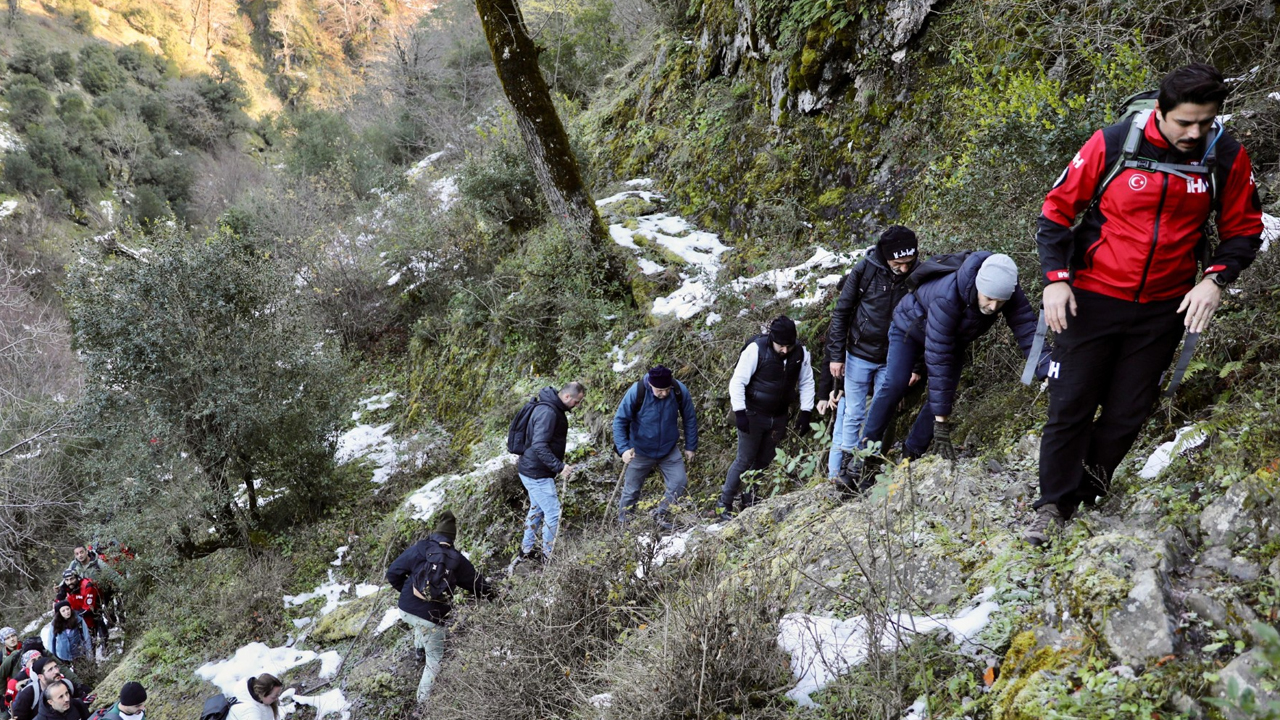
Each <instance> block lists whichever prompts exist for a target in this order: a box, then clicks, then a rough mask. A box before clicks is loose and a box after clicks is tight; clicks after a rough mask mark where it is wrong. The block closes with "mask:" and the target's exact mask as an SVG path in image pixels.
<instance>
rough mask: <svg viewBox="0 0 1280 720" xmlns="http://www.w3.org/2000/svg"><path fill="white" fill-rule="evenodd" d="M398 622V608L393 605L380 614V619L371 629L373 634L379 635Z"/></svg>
mask: <svg viewBox="0 0 1280 720" xmlns="http://www.w3.org/2000/svg"><path fill="white" fill-rule="evenodd" d="M398 622H400V608H397V607H395V606H394V605H393V606H391V607H389V608H387V611H386V612H384V613H383V614H382V621H381V622H379V623H378V627H376V628H374V629H373V634H374V635H381V634H382V633H384V632H386V631H388V630H390V629H391V627H392V626H393V625H395V624H396V623H398Z"/></svg>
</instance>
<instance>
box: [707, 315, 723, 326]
mask: <svg viewBox="0 0 1280 720" xmlns="http://www.w3.org/2000/svg"><path fill="white" fill-rule="evenodd" d="M721 320H724V317H722V316H721V315H720V313H717V312H713V313H707V327H711V326H712V325H715V324H716V323H718V322H720V321H721Z"/></svg>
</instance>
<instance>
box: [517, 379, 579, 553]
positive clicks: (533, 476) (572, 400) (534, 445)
mask: <svg viewBox="0 0 1280 720" xmlns="http://www.w3.org/2000/svg"><path fill="white" fill-rule="evenodd" d="M586 394H587V389H586V387H584V386H583V385H582V383H577V382H571V383H569V384H567V385H565V386H564V387H563V388H562V389H561V390H560V392H556V389H555V388H553V387H545V388H543V389H542V391H541V392H539V393H538V398H537V405H536V406H535V407H534V408H533V413H532V414H531V415H530V416H529V425H528V429H527V431H526V433H525V435H526V437H527V438H528V446H527V447H526V448H525V450H524V453H523V454H521V456H520V460H519V462H517V463H516V472H517V473H519V475H520V482H521V484H523V485H524V489H525V490H526V491H527V492H528V493H529V514H528V515H527V516H526V517H525V523H524V539H523V540H522V541H521V543H520V559H530V558H534V559H538V558H541V559H546V558H550V557H551V550H552V548H553V547H555V543H556V533H558V532H559V531H560V496H559V495H557V494H556V478H557V477H562V478H565V479H568V477H569V476H570V475H572V474H573V466H572V465H569V464H566V463H565V461H564V454H565V450H566V448H567V446H568V442H569V417H568V413H569V412H570V411H571V410H573V409H574V408H575V407H577V406H578V403H580V402H582V398H584V397H586ZM539 531H541V534H542V545H541V547H540V548H537V547H535V545H536V542H537V538H538V533H539Z"/></svg>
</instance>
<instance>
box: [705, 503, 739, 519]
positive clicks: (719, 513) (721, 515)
mask: <svg viewBox="0 0 1280 720" xmlns="http://www.w3.org/2000/svg"><path fill="white" fill-rule="evenodd" d="M703 517H705V518H706V519H708V520H719V521H720V522H729V521H730V520H732V519H733V511H732V510H730V509H729V508H727V507H725V506H723V505H716V506H715V508H713V509H711V510H708V511H707V512H706V513H704V514H703Z"/></svg>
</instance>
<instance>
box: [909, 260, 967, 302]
mask: <svg viewBox="0 0 1280 720" xmlns="http://www.w3.org/2000/svg"><path fill="white" fill-rule="evenodd" d="M973 253H974V251H973V250H965V251H964V252H958V253H947V254H945V255H934V256H933V257H931V258H929V259H928V260H925V261H924V262H922V263H920V264H919V265H917V266H916V269H915V270H912V271H911V274H910V275H908V276H907V279H906V280H905V281H904V282H906V283H907V289H908V290H910V291H911V292H915V291H916V290H919V289H920V286H921V285H924V284H925V283H927V282H929V281H930V280H933V279H934V278H940V277H942V276H944V275H950V274H951V273H953V272H955V271H957V270H959V269H960V266H961V265H963V264H964V261H965V260H968V259H969V256H970V255H972V254H973Z"/></svg>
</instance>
